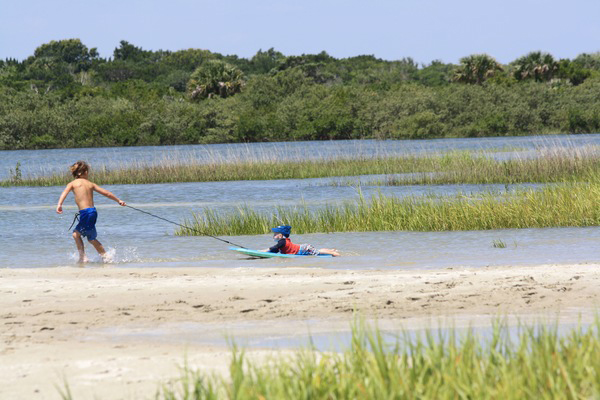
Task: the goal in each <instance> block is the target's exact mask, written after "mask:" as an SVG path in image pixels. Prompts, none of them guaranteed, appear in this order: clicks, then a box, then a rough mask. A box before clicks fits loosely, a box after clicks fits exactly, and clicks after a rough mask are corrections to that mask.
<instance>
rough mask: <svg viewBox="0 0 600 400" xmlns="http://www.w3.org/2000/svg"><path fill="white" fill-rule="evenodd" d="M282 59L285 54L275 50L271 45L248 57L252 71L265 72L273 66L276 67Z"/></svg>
mask: <svg viewBox="0 0 600 400" xmlns="http://www.w3.org/2000/svg"><path fill="white" fill-rule="evenodd" d="M284 59H285V56H284V55H283V54H282V53H280V52H278V51H275V49H273V48H272V47H271V48H270V49H269V50H267V51H262V50H258V52H257V53H256V54H255V55H254V56H253V57H252V58H251V59H250V64H251V66H252V73H255V74H267V73H269V72H270V71H271V70H272V69H273V68H276V67H277V66H278V65H279V64H280V63H281V62H282V61H283V60H284Z"/></svg>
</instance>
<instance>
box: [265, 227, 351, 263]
mask: <svg viewBox="0 0 600 400" xmlns="http://www.w3.org/2000/svg"><path fill="white" fill-rule="evenodd" d="M271 231H273V233H274V235H273V239H274V240H275V241H276V242H277V244H276V245H275V246H273V247H271V248H269V249H265V250H262V251H265V252H266V251H269V252H271V253H279V252H281V254H299V255H311V256H317V255H319V254H331V255H332V256H334V257H337V256H339V255H340V253H338V251H337V250H336V249H319V250H317V249H315V248H314V247H313V246H312V245H310V244H294V243H292V241H291V240H290V233H291V232H292V227H291V226H289V225H279V226H276V227H275V228H272V229H271Z"/></svg>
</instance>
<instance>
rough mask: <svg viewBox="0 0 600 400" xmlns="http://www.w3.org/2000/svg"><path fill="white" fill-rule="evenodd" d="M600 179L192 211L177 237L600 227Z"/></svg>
mask: <svg viewBox="0 0 600 400" xmlns="http://www.w3.org/2000/svg"><path fill="white" fill-rule="evenodd" d="M599 198H600V183H593V184H584V183H565V184H560V185H559V184H557V185H553V186H548V187H544V188H542V189H540V190H532V189H522V190H518V191H516V192H487V193H481V194H475V195H465V194H459V195H454V196H434V195H430V196H424V197H407V198H397V197H391V196H385V195H382V194H379V195H375V196H373V197H372V198H371V199H370V200H367V199H365V198H364V197H363V196H362V195H360V196H359V198H358V200H356V201H354V202H346V203H344V204H342V205H339V206H331V205H330V206H326V207H324V208H317V209H311V208H309V207H307V206H300V207H295V208H283V207H278V208H276V209H274V210H273V211H272V212H258V211H256V210H253V209H251V208H249V207H245V206H242V207H239V208H238V209H237V210H236V211H232V212H227V213H216V212H214V211H211V210H206V211H204V212H203V213H194V214H192V218H191V220H189V221H185V225H186V226H189V227H190V229H184V228H182V229H180V230H178V231H177V234H178V235H197V234H198V231H200V232H204V233H206V234H210V235H250V234H264V233H266V232H269V231H270V228H271V227H273V226H276V225H281V224H286V225H292V226H293V227H294V232H295V233H313V232H366V231H397V230H406V231H447V230H484V229H504V228H544V227H559V226H592V225H600V207H598V199H599Z"/></svg>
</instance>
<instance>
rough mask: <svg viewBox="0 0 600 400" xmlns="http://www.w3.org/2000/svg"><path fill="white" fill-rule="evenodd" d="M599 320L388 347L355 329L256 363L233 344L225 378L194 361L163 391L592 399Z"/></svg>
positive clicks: (597, 387) (222, 395)
mask: <svg viewBox="0 0 600 400" xmlns="http://www.w3.org/2000/svg"><path fill="white" fill-rule="evenodd" d="M598 354H600V323H599V322H596V324H595V325H593V326H591V327H590V328H589V329H586V330H583V329H582V328H574V329H572V330H571V331H570V332H569V333H568V334H565V335H562V336H559V334H558V332H557V328H556V327H550V328H549V327H545V326H538V327H535V328H531V327H520V328H519V331H518V335H517V337H516V338H515V337H512V338H511V335H510V331H509V328H508V327H507V326H506V325H502V324H496V325H495V326H494V327H493V333H492V336H491V339H489V340H487V341H484V340H483V339H481V338H480V337H478V336H476V335H475V334H473V333H472V332H469V333H467V334H465V335H459V334H457V333H456V332H454V331H452V330H451V331H450V332H447V333H442V332H441V331H440V332H438V333H434V332H431V331H430V332H427V333H425V334H424V335H422V336H417V337H416V338H411V337H409V336H408V335H407V334H406V335H404V336H401V337H400V338H399V339H397V340H396V343H395V344H393V345H390V344H389V342H388V341H385V340H384V339H383V336H382V333H381V332H380V331H378V330H370V329H368V328H364V327H362V328H356V327H355V328H354V329H353V332H352V340H351V345H350V346H349V348H348V349H347V350H346V351H345V352H343V353H330V352H318V351H315V350H304V351H299V352H298V353H296V354H295V355H293V356H289V357H287V358H286V357H279V358H274V359H272V360H271V361H270V362H267V363H262V364H260V365H256V364H252V363H251V362H249V361H248V360H246V358H245V357H244V352H243V351H240V350H238V349H237V348H235V347H234V348H233V350H232V359H231V364H230V368H229V376H226V377H216V376H203V375H201V374H200V373H198V372H194V371H192V370H190V369H189V368H187V369H185V370H184V373H183V376H182V378H181V380H180V382H178V383H177V384H175V385H170V386H166V387H164V388H163V389H162V390H161V391H160V393H158V394H157V396H156V398H157V399H169V400H174V399H182V400H183V399H185V400H189V399H198V400H200V399H236V400H244V399H508V400H510V399H519V400H520V399H540V398H543V399H591V398H598V397H599V396H600V379H599V376H600V357H598Z"/></svg>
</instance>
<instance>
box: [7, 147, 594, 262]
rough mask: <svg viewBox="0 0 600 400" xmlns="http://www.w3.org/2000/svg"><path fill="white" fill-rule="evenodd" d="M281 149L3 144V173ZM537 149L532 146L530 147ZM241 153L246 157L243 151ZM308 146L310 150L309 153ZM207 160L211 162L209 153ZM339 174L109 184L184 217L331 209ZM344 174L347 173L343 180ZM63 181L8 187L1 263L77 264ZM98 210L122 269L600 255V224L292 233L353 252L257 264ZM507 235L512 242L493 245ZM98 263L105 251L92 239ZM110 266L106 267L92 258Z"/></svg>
mask: <svg viewBox="0 0 600 400" xmlns="http://www.w3.org/2000/svg"><path fill="white" fill-rule="evenodd" d="M550 141H552V143H559V144H561V145H570V146H583V145H590V144H591V145H600V135H585V136H583V135H581V136H553V137H551V138H547V137H518V138H485V139H449V140H431V141H386V142H380V141H363V142H359V141H347V142H342V143H340V142H305V143H286V144H283V145H282V146H287V148H288V149H290V154H295V156H301V155H302V154H305V155H308V154H310V155H311V156H315V157H316V156H318V157H335V156H340V155H342V156H348V155H351V154H363V155H364V154H381V152H383V151H384V150H382V149H383V148H385V151H386V152H387V153H390V152H395V153H410V152H419V151H447V150H454V149H499V148H509V147H510V148H516V147H518V148H521V149H529V150H531V149H536V148H539V147H540V146H543V145H548V143H550ZM276 149H277V151H280V150H279V148H278V147H277V144H273V143H270V144H256V145H213V146H175V147H169V148H165V147H143V148H137V147H134V148H114V149H70V150H42V151H8V152H7V151H4V152H0V171H2V170H3V168H4V169H8V168H10V167H12V166H14V164H15V163H16V162H17V161H20V162H21V163H23V165H24V167H25V166H26V167H27V169H26V173H28V172H27V171H29V172H31V173H33V172H34V169H35V168H38V169H40V170H49V169H56V170H58V169H61V168H62V169H64V167H65V165H68V164H69V163H72V162H73V160H75V159H80V158H81V159H87V160H88V161H90V162H91V163H92V164H93V165H98V164H102V163H107V162H108V161H109V160H114V161H117V162H123V163H127V162H133V161H136V162H138V161H139V162H144V163H152V162H159V161H160V160H161V159H163V158H164V157H165V156H166V155H168V154H170V153H171V152H180V153H182V152H188V154H191V153H194V154H197V155H198V157H200V156H201V154H205V155H210V156H211V157H214V154H217V153H218V154H221V156H222V157H224V158H226V157H227V155H228V154H230V155H231V154H236V155H235V156H236V157H242V156H244V157H260V156H262V155H263V154H266V153H268V152H269V151H275V150H276ZM529 150H528V151H529ZM236 152H237V153H236ZM303 152H304V153H303ZM207 159H208V158H207ZM331 179H334V178H326V179H305V180H274V181H240V182H210V183H181V184H155V185H114V186H106V188H107V189H109V190H111V191H112V192H114V193H115V194H117V195H118V196H119V197H121V198H122V199H124V200H125V201H127V202H128V203H129V204H131V205H132V206H134V207H137V208H140V209H143V210H146V211H149V212H152V213H154V214H157V215H160V216H161V217H164V218H167V219H170V220H172V221H175V222H183V220H184V219H185V218H189V217H190V216H191V212H193V211H195V212H201V211H203V210H206V209H211V210H214V211H217V212H221V211H223V212H225V211H229V210H232V209H235V208H236V207H239V206H243V205H246V206H248V207H251V208H254V209H258V210H272V209H273V208H274V207H276V206H284V207H297V206H306V207H309V208H314V207H323V206H324V205H327V204H331V205H332V204H338V203H340V202H344V201H353V200H355V199H357V197H358V193H357V191H356V190H355V189H354V188H351V187H343V186H342V187H336V186H328V185H327V183H328V182H329V181H331ZM344 179H345V178H344ZM515 188H516V187H515V186H509V187H505V185H438V186H404V187H363V188H362V191H363V194H364V195H365V196H366V197H370V196H371V195H372V194H377V193H379V192H381V193H384V194H389V195H395V196H408V195H420V194H430V193H433V194H453V193H459V192H461V193H475V192H479V191H504V190H514V189H515ZM62 189H63V188H62V187H14V188H0V268H5V267H10V268H32V267H55V266H70V265H75V261H76V254H75V253H76V251H75V246H74V243H73V240H72V238H71V236H70V232H68V228H69V225H70V224H71V222H72V220H73V214H74V212H75V211H76V209H75V207H74V202H73V198H72V195H69V197H68V198H67V201H66V202H65V204H66V205H67V207H65V213H64V214H63V215H58V214H56V213H55V211H54V209H55V206H56V202H57V200H58V197H59V195H60V193H61V191H62ZM96 206H97V208H98V210H99V220H98V224H97V228H98V233H99V236H98V239H99V240H100V241H101V242H102V243H103V244H104V245H105V247H107V248H109V249H111V250H110V251H111V252H113V253H114V259H115V261H116V264H115V265H116V266H119V267H184V266H194V267H228V268H229V267H244V266H250V265H251V266H259V267H260V266H265V267H266V266H274V265H282V266H283V265H285V266H293V265H297V266H319V267H329V268H351V269H352V268H372V267H376V268H386V269H398V268H402V269H423V268H440V267H450V266H471V267H483V266H487V265H517V264H519V265H525V264H540V263H571V262H598V261H600V257H599V255H598V254H599V252H598V249H599V246H598V243H600V241H599V240H600V228H596V227H592V228H562V229H525V230H502V231H481V232H427V233H423V232H383V233H382V232H373V233H335V234H312V235H293V236H292V238H293V239H294V241H295V242H309V243H312V244H314V245H315V246H317V247H335V248H338V249H339V250H341V252H342V254H343V255H344V257H340V258H336V259H313V258H306V259H293V260H273V259H271V260H248V259H245V258H244V257H243V256H240V255H238V254H236V253H234V252H231V251H229V250H228V249H227V247H228V245H226V244H224V243H222V242H219V241H216V240H214V239H211V238H207V237H176V236H173V232H174V228H176V227H174V226H173V225H170V224H168V223H166V222H164V221H161V220H159V219H155V218H152V217H150V216H148V215H145V214H142V213H140V212H138V211H135V210H132V209H130V208H124V207H119V206H118V205H116V204H115V203H114V202H111V201H110V200H108V199H106V198H104V197H102V196H97V197H96ZM227 239H228V240H231V241H233V242H235V243H238V244H241V245H243V246H246V247H249V248H265V247H268V246H270V245H271V243H272V239H271V237H270V235H268V234H267V233H265V234H264V235H257V236H243V237H233V238H227ZM494 240H502V241H504V242H505V243H506V244H507V246H508V247H507V248H504V249H496V248H493V246H492V242H493V241H494ZM86 248H87V249H88V254H89V255H90V256H92V257H91V258H92V260H93V261H94V260H95V261H98V257H97V255H96V254H95V252H94V251H93V249H92V248H91V246H89V245H87V246H86ZM91 265H100V264H91Z"/></svg>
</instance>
